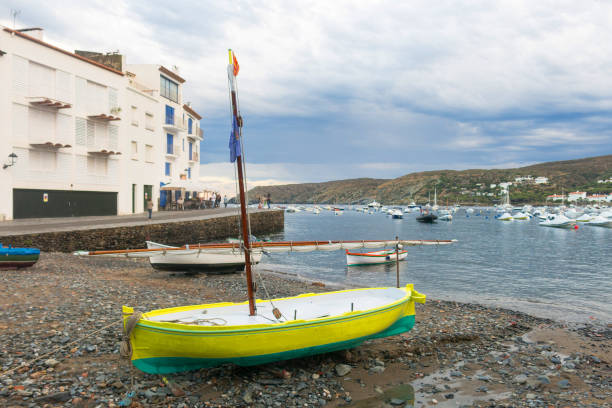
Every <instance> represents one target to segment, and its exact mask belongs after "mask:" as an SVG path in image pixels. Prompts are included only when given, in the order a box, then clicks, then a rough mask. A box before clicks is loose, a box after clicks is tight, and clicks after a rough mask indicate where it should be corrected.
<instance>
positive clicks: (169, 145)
mask: <svg viewBox="0 0 612 408" xmlns="http://www.w3.org/2000/svg"><path fill="white" fill-rule="evenodd" d="M166 154H174V135H173V134H171V133H168V134H166Z"/></svg>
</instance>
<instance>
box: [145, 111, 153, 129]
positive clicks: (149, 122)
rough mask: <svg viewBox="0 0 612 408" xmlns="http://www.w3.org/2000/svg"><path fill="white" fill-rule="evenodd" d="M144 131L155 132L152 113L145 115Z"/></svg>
mask: <svg viewBox="0 0 612 408" xmlns="http://www.w3.org/2000/svg"><path fill="white" fill-rule="evenodd" d="M145 129H147V130H155V126H154V125H153V114H152V113H146V114H145Z"/></svg>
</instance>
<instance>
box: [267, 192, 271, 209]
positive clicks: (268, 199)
mask: <svg viewBox="0 0 612 408" xmlns="http://www.w3.org/2000/svg"><path fill="white" fill-rule="evenodd" d="M270 201H271V200H270V193H268V194H267V195H266V204H267V205H268V209H270Z"/></svg>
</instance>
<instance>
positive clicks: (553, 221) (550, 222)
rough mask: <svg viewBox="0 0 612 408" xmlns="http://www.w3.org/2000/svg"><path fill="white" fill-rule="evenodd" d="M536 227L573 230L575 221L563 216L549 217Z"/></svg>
mask: <svg viewBox="0 0 612 408" xmlns="http://www.w3.org/2000/svg"><path fill="white" fill-rule="evenodd" d="M538 225H540V226H542V227H553V228H574V225H576V221H574V220H570V219H569V218H567V217H566V216H565V215H563V214H553V215H549V216H548V218H547V219H546V220H544V221H542V222H540V223H539V224H538Z"/></svg>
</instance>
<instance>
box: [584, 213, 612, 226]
mask: <svg viewBox="0 0 612 408" xmlns="http://www.w3.org/2000/svg"><path fill="white" fill-rule="evenodd" d="M586 225H591V226H593V227H606V228H612V218H607V217H602V216H601V215H598V216H597V217H595V218H593V219H592V220H590V221H589V222H587V223H586Z"/></svg>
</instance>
